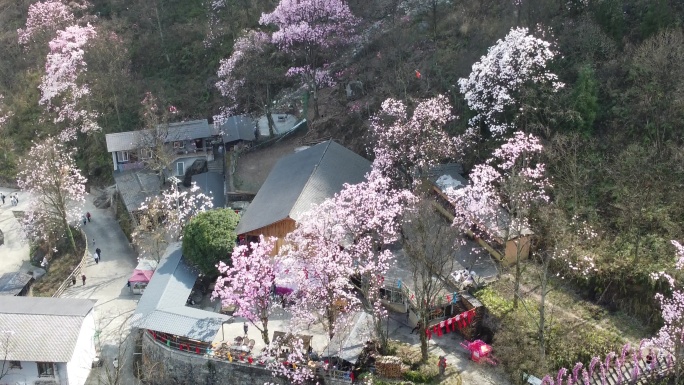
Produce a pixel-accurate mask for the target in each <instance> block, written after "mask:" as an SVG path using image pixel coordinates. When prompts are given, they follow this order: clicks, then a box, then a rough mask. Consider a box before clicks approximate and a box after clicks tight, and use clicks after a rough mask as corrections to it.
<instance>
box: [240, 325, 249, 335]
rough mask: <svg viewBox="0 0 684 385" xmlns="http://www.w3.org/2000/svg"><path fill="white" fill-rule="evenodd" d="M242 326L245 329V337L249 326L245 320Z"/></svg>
mask: <svg viewBox="0 0 684 385" xmlns="http://www.w3.org/2000/svg"><path fill="white" fill-rule="evenodd" d="M242 328H243V329H245V337H246V336H247V331H248V330H249V326H247V322H245V323H244V324H243V325H242Z"/></svg>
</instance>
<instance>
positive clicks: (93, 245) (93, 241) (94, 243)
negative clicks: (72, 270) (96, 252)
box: [93, 238, 95, 247]
mask: <svg viewBox="0 0 684 385" xmlns="http://www.w3.org/2000/svg"><path fill="white" fill-rule="evenodd" d="M93 247H95V238H93Z"/></svg>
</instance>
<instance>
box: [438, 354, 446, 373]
mask: <svg viewBox="0 0 684 385" xmlns="http://www.w3.org/2000/svg"><path fill="white" fill-rule="evenodd" d="M437 366H439V375H440V376H444V372H445V371H446V366H447V363H446V357H444V356H439V361H438V362H437Z"/></svg>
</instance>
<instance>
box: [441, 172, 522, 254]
mask: <svg viewBox="0 0 684 385" xmlns="http://www.w3.org/2000/svg"><path fill="white" fill-rule="evenodd" d="M463 173H464V172H463V166H462V165H461V164H459V163H448V164H443V165H438V166H435V167H433V168H432V169H431V170H430V171H429V172H428V180H429V181H430V182H431V183H432V190H433V191H432V192H433V196H434V198H435V200H436V203H437V205H438V207H437V208H438V209H441V210H440V212H441V213H442V214H443V215H444V216H445V217H447V218H448V219H450V220H452V219H453V212H454V206H453V205H452V204H451V202H450V201H449V198H448V197H447V195H446V193H445V192H446V190H447V189H454V190H457V189H460V188H463V187H465V186H466V185H467V184H468V181H467V180H466V179H465V178H464V177H463ZM491 211H492V212H493V214H492V215H490V216H488V217H486V218H479V219H477V220H476V225H477V226H478V227H480V228H482V229H487V233H489V234H491V235H490V236H489V237H487V239H484V238H481V237H478V236H476V235H475V233H473V232H470V231H469V232H467V235H468V236H469V237H471V238H473V239H475V240H476V241H477V242H478V243H480V245H481V246H483V247H484V248H485V249H486V250H487V251H488V252H489V253H490V254H491V255H492V256H494V257H495V258H496V259H498V260H500V261H501V262H502V263H504V264H505V265H512V264H515V262H516V261H517V259H518V256H519V257H520V259H521V260H524V259H527V258H528V257H529V254H530V242H531V238H532V237H533V236H534V233H533V232H532V230H530V229H529V228H526V227H525V228H521V229H514V228H509V227H512V226H509V222H510V215H509V213H508V211H506V209H505V208H503V207H496V208H494V209H492V210H491Z"/></svg>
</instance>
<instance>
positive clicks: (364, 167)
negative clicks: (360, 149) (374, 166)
mask: <svg viewBox="0 0 684 385" xmlns="http://www.w3.org/2000/svg"><path fill="white" fill-rule="evenodd" d="M370 169H371V163H370V162H369V161H368V160H367V159H365V158H363V157H362V156H360V155H358V154H356V153H354V152H353V151H351V150H349V149H347V148H345V147H343V146H341V145H339V144H338V143H336V142H334V141H332V140H328V141H325V142H323V143H319V144H317V145H315V146H312V147H310V148H307V149H305V150H302V151H299V152H296V153H294V154H290V155H287V156H285V157H283V158H282V159H280V160H279V161H278V163H276V165H275V166H274V167H273V169H272V170H271V172H270V173H269V174H268V177H267V178H266V181H265V182H264V184H263V185H262V186H261V188H260V189H259V192H257V194H256V196H255V197H254V200H253V201H252V203H251V204H250V205H249V207H248V208H247V209H246V210H245V211H244V213H243V214H242V218H241V219H240V222H239V223H238V226H237V229H236V230H235V232H236V234H238V236H245V237H248V238H250V237H254V238H256V237H258V236H259V235H264V236H266V237H270V236H273V237H276V238H278V240H277V243H276V250H277V249H278V248H279V247H280V246H282V243H283V239H284V238H285V236H286V235H287V234H288V233H290V232H291V231H292V230H294V228H295V226H296V223H297V221H298V220H299V219H300V218H301V217H302V216H303V215H304V213H306V212H307V211H309V209H311V207H312V206H313V205H315V204H320V203H322V202H323V201H324V200H326V199H327V198H331V197H332V196H333V195H335V194H336V193H338V192H340V191H341V190H342V187H343V186H344V184H345V183H349V184H355V183H361V182H363V181H364V180H365V176H366V174H367V173H368V172H370Z"/></svg>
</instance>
